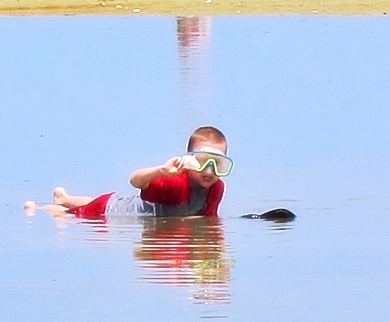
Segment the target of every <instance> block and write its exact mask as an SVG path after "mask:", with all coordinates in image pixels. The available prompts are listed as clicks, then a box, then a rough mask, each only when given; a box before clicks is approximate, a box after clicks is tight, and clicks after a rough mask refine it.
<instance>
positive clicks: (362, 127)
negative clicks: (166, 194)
mask: <svg viewBox="0 0 390 322" xmlns="http://www.w3.org/2000/svg"><path fill="white" fill-rule="evenodd" d="M182 23H184V24H186V23H187V24H189V25H191V26H192V27H193V28H194V26H195V29H191V30H195V32H192V33H189V34H185V33H184V30H185V29H180V28H179V27H178V25H180V26H182ZM197 30H200V31H199V32H198V31H197ZM0 34H1V37H0V48H1V50H0V98H1V109H0V117H1V120H2V122H1V126H0V138H1V140H0V150H1V152H2V153H1V155H2V156H1V158H0V168H1V169H2V170H3V171H1V172H0V182H1V185H0V191H1V197H0V215H1V219H2V225H1V228H0V231H1V232H0V235H1V236H2V239H1V243H0V255H1V256H0V258H1V263H0V264H1V265H0V276H1V277H2V279H1V282H0V308H1V310H0V312H1V313H0V320H2V321H26V320H28V321H65V320H67V321H68V320H74V321H128V320H137V321H141V320H142V321H152V320H153V321H156V320H159V321H182V320H184V319H185V320H188V321H191V320H193V321H197V320H203V319H206V320H208V321H209V320H218V321H220V320H229V321H237V320H245V321H305V320H306V321H367V320H369V319H370V320H375V321H386V320H387V316H388V308H387V307H388V299H389V298H390V291H389V288H388V285H389V282H390V279H389V277H388V272H389V269H390V262H389V260H388V258H389V255H390V254H389V253H390V252H389V247H388V246H387V245H388V240H387V228H388V227H389V223H390V219H389V213H390V210H389V205H388V200H389V191H390V185H389V182H390V172H389V166H388V164H389V163H390V143H389V142H390V140H389V139H390V132H389V130H388V125H387V121H388V120H389V119H390V112H389V109H388V106H387V105H388V102H389V99H390V92H389V90H388V89H389V88H390V78H389V75H390V45H389V42H388V36H389V34H390V24H389V20H388V19H387V18H386V17H319V16H285V17H282V16H262V17H201V19H200V20H199V21H195V20H191V19H188V18H187V20H185V19H184V20H180V22H178V20H177V18H176V17H109V16H97V17H88V16H73V17H1V18H0ZM203 124H212V125H215V126H217V127H219V128H221V129H222V130H223V131H224V132H225V134H226V135H227V137H228V140H229V144H230V146H229V155H230V156H231V157H232V158H233V160H234V161H235V167H234V170H233V172H232V174H231V175H230V176H229V177H227V178H226V179H225V182H226V185H227V192H226V194H225V198H224V201H223V204H222V206H221V210H220V220H218V221H215V222H204V221H202V220H201V219H200V220H195V221H186V220H184V221H183V220H174V219H169V220H166V221H159V220H157V221H153V220H152V221H150V220H146V219H142V218H109V219H108V220H107V222H105V223H104V222H83V221H80V220H76V219H72V218H70V219H69V218H68V219H66V218H58V217H55V218H53V217H52V216H50V215H49V214H47V213H44V212H42V211H37V213H36V214H35V216H26V215H25V213H24V211H23V209H22V205H23V203H24V201H26V200H30V199H31V200H35V201H36V202H38V203H39V204H45V203H49V202H50V201H51V191H52V189H53V188H54V187H55V186H58V185H62V186H64V187H66V188H67V189H68V191H69V192H70V193H72V194H76V195H77V194H81V195H91V196H95V195H98V194H100V193H103V192H106V191H111V190H118V191H119V192H121V193H135V192H136V191H135V190H134V189H133V188H131V187H130V186H129V185H128V183H127V181H128V177H129V175H130V174H131V173H132V171H134V170H135V169H137V168H139V167H144V166H151V165H157V164H160V163H163V162H165V161H166V160H167V159H168V158H170V157H171V156H174V155H182V154H183V153H184V151H185V144H186V140H187V137H188V135H189V134H190V133H191V132H192V131H193V130H194V129H195V128H196V127H198V126H200V125H203ZM274 207H286V208H289V209H291V210H292V211H294V212H295V213H296V214H297V219H296V220H295V221H292V222H287V223H274V222H267V221H262V220H245V219H242V218H239V216H240V215H242V214H246V213H252V212H254V213H260V212H262V211H265V210H267V209H270V208H274Z"/></svg>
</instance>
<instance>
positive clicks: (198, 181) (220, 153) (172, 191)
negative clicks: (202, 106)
mask: <svg viewBox="0 0 390 322" xmlns="http://www.w3.org/2000/svg"><path fill="white" fill-rule="evenodd" d="M187 152H188V154H190V155H193V156H194V157H195V158H196V160H197V161H198V162H199V167H198V168H197V169H196V170H190V169H189V168H188V167H187V166H186V164H185V163H184V162H183V158H181V157H174V158H171V159H170V160H168V161H167V162H166V163H165V164H163V165H160V166H156V167H150V168H144V169H140V170H137V171H135V172H134V173H133V174H132V175H131V177H130V183H131V184H132V185H133V186H134V187H136V188H139V189H140V190H141V192H140V196H131V197H125V198H120V197H118V195H117V194H115V193H114V192H112V193H107V194H104V195H101V196H99V197H98V198H96V199H93V198H90V197H73V196H70V195H69V194H67V192H66V191H65V190H64V189H63V188H62V187H58V188H56V189H54V192H53V201H54V205H55V206H54V207H58V208H57V209H58V210H61V211H63V212H66V213H72V214H75V215H76V216H79V217H87V218H97V217H98V216H102V215H104V214H107V215H109V214H112V213H119V214H124V213H136V214H142V213H151V214H155V215H157V216H169V215H171V216H185V215H204V216H213V215H217V214H218V207H219V204H220V202H221V200H222V197H223V193H224V188H225V186H224V183H223V182H222V181H221V180H220V178H219V177H222V176H227V175H228V174H229V173H230V171H231V168H232V166H233V161H232V160H231V159H230V158H228V157H227V156H226V152H227V140H226V137H225V136H224V134H223V133H222V132H221V131H220V130H218V129H216V128H214V127H212V126H204V127H200V128H198V129H197V130H196V131H195V132H194V133H193V134H192V135H191V136H190V138H189V141H188V145H187ZM26 206H27V203H26V205H25V207H26ZM27 207H28V206H27ZM50 209H52V208H50ZM49 211H50V210H49Z"/></svg>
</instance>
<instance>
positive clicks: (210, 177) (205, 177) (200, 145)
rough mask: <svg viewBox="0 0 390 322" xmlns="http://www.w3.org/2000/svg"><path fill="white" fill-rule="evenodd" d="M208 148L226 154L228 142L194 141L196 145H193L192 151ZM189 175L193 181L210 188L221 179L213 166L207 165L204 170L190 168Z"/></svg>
mask: <svg viewBox="0 0 390 322" xmlns="http://www.w3.org/2000/svg"><path fill="white" fill-rule="evenodd" d="M207 148H209V149H210V151H215V152H220V153H221V154H225V151H226V143H214V142H209V141H198V142H195V143H194V145H193V146H192V151H190V152H193V151H196V150H200V149H207ZM188 177H189V179H190V182H191V183H193V184H195V185H197V186H200V187H202V188H210V187H211V186H212V185H213V184H214V183H216V182H217V181H218V179H219V177H218V176H217V175H215V173H214V169H213V167H206V168H205V169H204V170H203V171H202V172H197V171H193V170H189V171H188Z"/></svg>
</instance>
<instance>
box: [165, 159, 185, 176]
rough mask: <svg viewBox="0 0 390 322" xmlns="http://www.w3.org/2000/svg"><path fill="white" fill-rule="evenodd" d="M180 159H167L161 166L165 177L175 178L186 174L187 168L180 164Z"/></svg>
mask: <svg viewBox="0 0 390 322" xmlns="http://www.w3.org/2000/svg"><path fill="white" fill-rule="evenodd" d="M182 159H183V158H181V157H174V158H172V159H169V160H168V161H167V162H166V163H165V164H164V166H163V169H164V172H165V175H166V176H176V175H179V174H182V173H183V172H186V171H187V170H188V168H187V167H186V166H185V165H184V163H183V162H182Z"/></svg>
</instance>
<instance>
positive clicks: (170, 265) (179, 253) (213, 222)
mask: <svg viewBox="0 0 390 322" xmlns="http://www.w3.org/2000/svg"><path fill="white" fill-rule="evenodd" d="M142 225H143V230H142V234H141V238H140V239H139V240H136V241H135V247H134V251H133V254H134V258H135V260H136V262H137V263H138V265H139V267H140V268H141V269H142V271H141V273H140V276H139V278H138V279H139V281H140V282H142V283H153V284H162V285H175V286H190V287H191V292H192V293H193V294H192V299H193V301H194V303H195V304H226V303H229V302H230V294H229V289H228V286H229V282H230V270H231V268H232V263H233V259H232V258H231V257H229V256H228V253H229V251H230V250H229V245H228V244H227V243H226V241H225V236H224V229H223V226H222V224H221V221H220V219H219V218H218V217H212V218H208V217H195V218H194V217H191V218H179V217H170V218H158V217H145V218H143V219H142Z"/></svg>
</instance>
